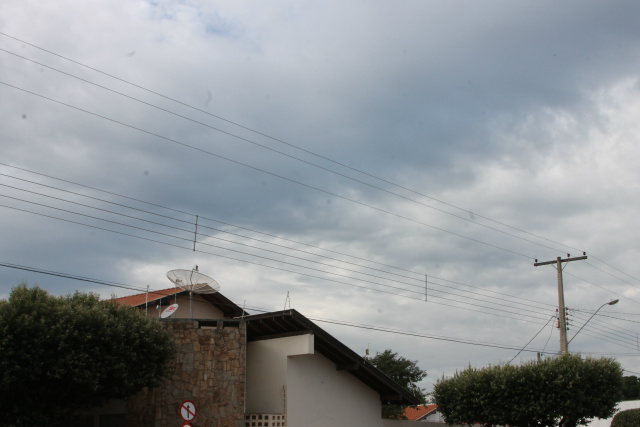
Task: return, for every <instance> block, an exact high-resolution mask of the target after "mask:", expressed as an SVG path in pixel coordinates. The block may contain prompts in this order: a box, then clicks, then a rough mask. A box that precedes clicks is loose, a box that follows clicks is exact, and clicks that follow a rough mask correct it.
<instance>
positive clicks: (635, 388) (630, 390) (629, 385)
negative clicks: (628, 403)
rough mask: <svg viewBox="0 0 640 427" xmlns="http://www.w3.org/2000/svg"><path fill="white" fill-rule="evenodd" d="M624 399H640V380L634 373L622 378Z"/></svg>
mask: <svg viewBox="0 0 640 427" xmlns="http://www.w3.org/2000/svg"><path fill="white" fill-rule="evenodd" d="M622 395H623V396H622V400H638V399H640V382H638V377H636V376H635V375H632V376H630V377H624V378H622Z"/></svg>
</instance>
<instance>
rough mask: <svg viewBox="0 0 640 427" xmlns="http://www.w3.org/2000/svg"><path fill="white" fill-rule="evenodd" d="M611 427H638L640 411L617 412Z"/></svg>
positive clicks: (639, 424) (639, 426)
mask: <svg viewBox="0 0 640 427" xmlns="http://www.w3.org/2000/svg"><path fill="white" fill-rule="evenodd" d="M611 427H640V409H627V410H626V411H620V412H618V413H617V414H616V416H615V417H613V420H612V421H611Z"/></svg>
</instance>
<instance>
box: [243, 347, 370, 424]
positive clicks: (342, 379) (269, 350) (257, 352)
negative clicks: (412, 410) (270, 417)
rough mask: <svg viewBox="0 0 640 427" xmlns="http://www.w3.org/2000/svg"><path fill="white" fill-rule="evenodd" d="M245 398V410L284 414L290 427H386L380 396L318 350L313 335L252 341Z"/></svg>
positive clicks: (255, 412)
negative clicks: (338, 367)
mask: <svg viewBox="0 0 640 427" xmlns="http://www.w3.org/2000/svg"><path fill="white" fill-rule="evenodd" d="M283 388H286V402H285V399H284V393H283ZM246 402H247V408H246V411H245V412H246V413H247V414H258V413H262V414H282V413H285V415H286V416H287V426H288V427H381V426H382V419H381V415H380V411H381V403H380V395H379V394H378V393H377V392H376V391H374V390H372V389H370V388H369V387H367V386H366V385H365V384H364V383H362V382H361V381H359V380H357V379H356V378H355V377H354V376H353V375H351V374H349V373H348V372H347V371H338V370H336V365H335V364H334V363H332V362H331V361H329V359H327V358H325V357H324V356H322V355H320V354H316V353H315V352H314V346H313V335H299V336H295V337H286V338H276V339H271V340H260V341H254V342H249V343H248V345H247V394H246ZM285 403H286V412H285Z"/></svg>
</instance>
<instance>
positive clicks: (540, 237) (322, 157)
mask: <svg viewBox="0 0 640 427" xmlns="http://www.w3.org/2000/svg"><path fill="white" fill-rule="evenodd" d="M0 34H1V35H3V36H5V37H8V38H11V39H14V40H17V41H19V42H21V43H25V44H27V45H29V46H32V47H34V48H36V49H39V50H41V51H44V52H47V53H49V54H51V55H54V56H57V57H59V58H62V59H64V60H66V61H69V62H72V63H74V64H76V65H80V66H81V67H84V68H87V69H90V70H92V71H95V72H97V73H99V74H102V75H105V76H108V77H110V78H113V79H115V80H118V81H120V82H123V83H126V84H128V85H130V86H133V87H136V88H138V89H142V90H143V91H146V92H148V93H152V94H154V95H157V96H159V97H161V98H164V99H166V100H169V101H171V102H174V103H176V104H179V105H182V106H185V107H188V108H190V109H192V110H195V111H198V112H201V113H204V114H206V115H208V116H211V117H214V118H216V119H219V120H222V121H224V122H226V123H229V124H232V125H234V126H237V127H239V128H241V129H244V130H248V131H250V132H252V133H255V134H257V135H260V136H263V137H266V138H268V139H271V140H273V141H276V142H279V143H281V144H284V145H286V146H289V147H291V148H294V149H296V150H299V151H302V152H305V153H307V154H310V155H312V156H315V157H317V158H320V159H323V160H326V161H329V162H331V163H333V164H336V165H339V166H341V167H344V168H346V169H349V170H352V171H354V172H357V173H360V174H362V175H365V176H368V177H371V178H374V179H376V180H379V181H381V182H384V183H386V184H390V185H392V186H394V187H396V188H400V189H403V190H406V191H409V192H411V193H413V194H416V195H419V196H421V197H426V198H428V199H430V200H434V201H436V202H438V203H442V204H444V205H446V206H450V207H453V208H455V209H458V210H460V211H463V212H465V213H467V214H470V215H474V216H476V217H480V218H482V219H485V220H488V221H491V222H493V223H495V224H499V225H502V226H504V227H508V228H510V229H512V230H515V231H519V232H522V233H525V234H527V235H530V236H533V237H536V238H539V239H542V240H545V241H548V242H550V243H554V244H558V245H561V246H564V247H568V248H571V249H575V250H579V251H582V250H581V249H578V248H573V247H571V246H568V245H566V244H563V243H560V242H556V241H554V240H551V239H548V238H546V237H543V236H539V235H536V234H534V233H530V232H527V231H525V230H522V229H519V228H517V227H513V226H511V225H508V224H505V223H502V222H500V221H496V220H493V219H491V218H488V217H485V216H483V215H480V214H477V213H474V212H472V211H470V210H468V209H464V208H460V207H458V206H455V205H453V204H450V203H447V202H444V201H442V200H438V199H436V198H434V197H431V196H428V195H426V194H423V193H421V192H418V191H416V190H412V189H410V188H407V187H405V186H402V185H399V184H396V183H393V182H391V181H388V180H386V179H383V178H380V177H378V176H375V175H373V174H370V173H368V172H365V171H362V170H359V169H357V168H354V167H352V166H349V165H347V164H344V163H342V162H338V161H336V160H334V159H331V158H329V157H326V156H322V155H320V154H317V153H314V152H312V151H310V150H307V149H304V148H301V147H299V146H297V145H295V144H291V143H289V142H286V141H284V140H282V139H278V138H275V137H273V136H270V135H268V134H266V133H263V132H260V131H257V130H255V129H252V128H250V127H248V126H245V125H241V124H239V123H237V122H234V121H231V120H229V119H226V118H224V117H221V116H218V115H215V114H212V113H210V112H208V111H205V110H202V109H200V108H197V107H195V106H193V105H190V104H187V103H184V102H182V101H179V100H177V99H175V98H171V97H169V96H167V95H164V94H161V93H159V92H157V91H153V90H151V89H148V88H146V87H143V86H141V85H139V84H136V83H132V82H130V81H128V80H125V79H122V78H120V77H117V76H115V75H113V74H109V73H106V72H104V71H102V70H99V69H97V68H94V67H91V66H89V65H86V64H84V63H81V62H79V61H76V60H73V59H71V58H68V57H65V56H63V55H60V54H58V53H55V52H53V51H50V50H47V49H44V48H42V47H40V46H37V45H35V44H32V43H28V42H26V41H24V40H21V39H19V38H17V37H14V36H11V35H9V34H6V33H3V32H0ZM5 52H7V53H10V54H12V55H15V56H19V57H21V58H23V59H25V60H28V61H32V60H31V59H28V58H25V57H22V56H20V55H17V54H14V53H12V52H9V51H6V50H5ZM33 62H35V61H33ZM40 65H43V66H46V65H44V64H40ZM47 67H48V66H47ZM52 69H54V70H55V68H52ZM56 71H59V70H56ZM60 72H62V71H60ZM65 74H67V75H71V74H69V73H65ZM73 77H75V76H73ZM76 78H79V77H76ZM81 80H83V81H87V80H84V79H81ZM87 82H88V83H91V84H94V83H92V82H89V81H87ZM109 90H111V89H109ZM125 96H126V95H125ZM392 194H394V193H392ZM428 207H431V206H428ZM431 208H432V209H436V208H433V207H431ZM437 210H439V209H437ZM441 212H444V213H447V214H449V215H453V216H456V217H458V218H461V219H463V220H465V221H470V222H473V223H477V222H475V221H472V220H470V219H468V218H465V217H460V216H458V215H454V214H452V213H450V212H446V211H441ZM478 224H479V223H478ZM480 225H483V224H480ZM483 226H484V225H483ZM497 231H500V232H503V231H501V230H497ZM507 234H509V233H507ZM525 240H526V239H525ZM543 246H544V245H543Z"/></svg>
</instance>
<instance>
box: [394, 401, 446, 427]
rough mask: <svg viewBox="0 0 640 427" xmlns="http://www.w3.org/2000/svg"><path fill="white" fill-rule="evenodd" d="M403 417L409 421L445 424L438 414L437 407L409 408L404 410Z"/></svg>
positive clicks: (419, 406) (420, 406)
mask: <svg viewBox="0 0 640 427" xmlns="http://www.w3.org/2000/svg"><path fill="white" fill-rule="evenodd" d="M404 416H405V417H406V418H407V419H408V420H409V421H421V422H431V423H443V424H444V423H445V422H444V420H443V419H442V415H441V414H440V412H438V405H418V406H414V407H412V406H409V407H407V408H405V409H404Z"/></svg>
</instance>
